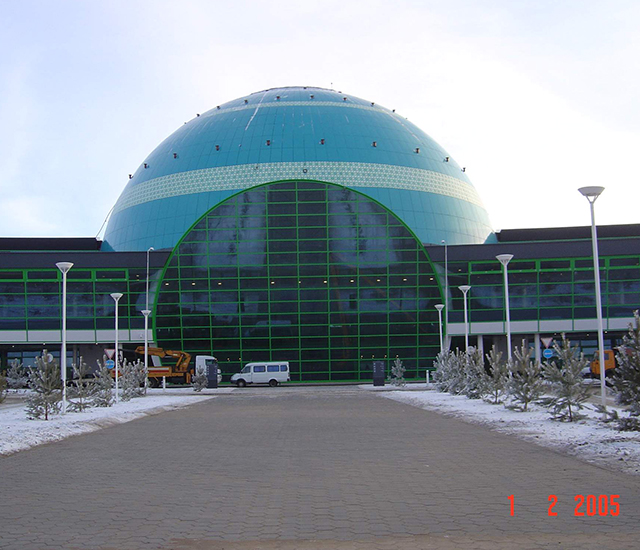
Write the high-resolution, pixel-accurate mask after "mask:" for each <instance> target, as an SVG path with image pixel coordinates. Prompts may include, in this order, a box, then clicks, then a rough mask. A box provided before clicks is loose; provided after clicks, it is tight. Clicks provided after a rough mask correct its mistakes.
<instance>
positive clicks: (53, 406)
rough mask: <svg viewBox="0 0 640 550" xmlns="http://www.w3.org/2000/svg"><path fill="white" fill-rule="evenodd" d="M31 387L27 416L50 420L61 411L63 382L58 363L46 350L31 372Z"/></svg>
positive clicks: (37, 358) (37, 359) (38, 358)
mask: <svg viewBox="0 0 640 550" xmlns="http://www.w3.org/2000/svg"><path fill="white" fill-rule="evenodd" d="M29 387H30V388H31V393H30V394H29V395H28V396H27V416H28V417H29V418H44V420H49V416H50V415H51V414H54V413H57V412H58V411H59V409H60V401H61V399H62V380H61V379H60V367H59V366H58V362H57V361H56V360H54V359H53V357H51V356H50V355H49V354H48V353H47V350H46V349H45V350H43V352H42V357H36V366H35V367H33V368H32V369H30V371H29Z"/></svg>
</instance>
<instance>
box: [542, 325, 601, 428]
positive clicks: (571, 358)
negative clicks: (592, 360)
mask: <svg viewBox="0 0 640 550" xmlns="http://www.w3.org/2000/svg"><path fill="white" fill-rule="evenodd" d="M553 349H554V351H555V352H556V356H557V357H558V358H559V359H560V361H559V363H558V362H556V361H550V362H547V363H545V365H544V367H543V372H542V374H543V376H544V379H545V380H546V381H547V382H548V383H549V385H550V387H551V391H552V392H553V394H554V395H552V396H551V397H545V398H544V399H542V400H541V401H540V402H541V403H542V404H543V405H544V406H546V407H551V411H550V412H551V415H552V416H553V417H554V418H555V419H556V420H568V421H569V422H573V421H574V420H577V419H580V418H582V417H583V416H584V415H581V414H579V413H578V411H579V410H582V409H583V408H584V405H583V403H584V402H585V401H586V400H587V399H588V397H589V388H588V387H587V386H586V385H585V384H584V380H583V378H582V370H583V369H584V368H585V367H586V366H587V365H588V364H589V361H587V359H585V358H584V354H583V353H580V352H579V351H578V348H577V347H574V348H572V347H571V342H570V341H569V340H567V338H566V337H565V335H564V334H563V335H562V346H560V345H559V344H557V343H556V344H554V345H553Z"/></svg>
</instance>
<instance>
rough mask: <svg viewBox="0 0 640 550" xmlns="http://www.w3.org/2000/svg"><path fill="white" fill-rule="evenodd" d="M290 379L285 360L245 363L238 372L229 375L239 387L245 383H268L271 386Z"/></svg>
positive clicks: (242, 386) (287, 364)
mask: <svg viewBox="0 0 640 550" xmlns="http://www.w3.org/2000/svg"><path fill="white" fill-rule="evenodd" d="M290 380H291V377H290V375H289V363H288V362H287V361H272V362H263V363H247V364H246V365H245V367H244V368H243V369H242V370H241V371H240V372H237V373H236V374H234V375H233V376H232V377H231V382H232V383H235V384H236V385H237V386H238V387H239V388H244V387H245V386H246V385H247V384H269V385H270V386H272V387H273V386H277V385H278V384H280V383H281V382H289V381H290Z"/></svg>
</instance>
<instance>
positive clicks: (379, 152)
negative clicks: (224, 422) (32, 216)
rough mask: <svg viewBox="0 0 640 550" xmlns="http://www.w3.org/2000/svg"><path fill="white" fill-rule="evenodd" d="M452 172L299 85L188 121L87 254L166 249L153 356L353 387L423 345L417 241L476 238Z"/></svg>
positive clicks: (389, 123) (356, 109) (478, 216)
mask: <svg viewBox="0 0 640 550" xmlns="http://www.w3.org/2000/svg"><path fill="white" fill-rule="evenodd" d="M490 232H491V228H490V225H489V221H488V216H487V213H486V212H485V210H484V208H483V206H482V203H481V201H480V198H479V197H478V194H477V193H476V191H475V189H474V188H473V186H472V185H471V183H470V182H469V180H468V178H467V177H466V174H465V173H464V170H463V169H462V168H461V167H460V166H459V165H458V164H457V163H456V162H455V161H454V160H453V159H452V158H451V157H450V156H449V154H448V153H447V152H446V151H445V150H444V149H442V147H440V146H439V145H438V144H437V143H436V142H435V141H433V140H432V139H431V138H430V137H429V136H427V135H426V134H425V133H424V132H422V131H421V130H420V129H418V128H417V127H415V126H414V125H413V124H411V123H410V122H408V121H407V120H406V119H404V118H403V117H401V116H399V115H398V114H396V113H395V112H394V111H391V110H389V109H386V108H383V107H380V106H378V105H376V104H375V103H373V102H370V101H365V100H362V99H359V98H356V97H352V96H349V95H347V94H343V93H341V92H336V91H333V90H324V89H320V88H311V87H292V88H276V89H271V90H266V91H262V92H258V93H254V94H251V95H249V96H247V97H243V98H240V99H237V100H234V101H230V102H229V103H225V104H223V105H220V106H217V107H215V108H214V109H211V110H210V111H208V112H206V113H204V114H202V115H198V116H197V117H196V118H194V119H193V120H191V121H190V122H188V123H185V124H184V125H183V126H182V127H181V128H179V129H178V130H177V131H176V132H174V133H173V134H172V135H171V136H169V137H168V138H167V139H166V140H165V141H164V142H162V143H161V144H160V145H159V146H158V147H157V148H156V149H155V150H154V151H153V152H152V153H151V154H150V155H149V156H148V157H147V159H145V161H144V163H143V164H142V165H141V167H140V168H139V169H138V170H137V171H136V173H135V174H133V175H132V177H131V180H130V181H129V184H128V185H127V187H126V188H125V190H124V192H123V193H122V195H121V197H120V198H119V200H118V202H117V203H116V205H115V207H114V210H113V213H112V216H111V219H110V220H109V224H108V227H107V230H106V233H105V237H104V244H103V250H114V251H143V250H147V249H148V248H149V247H153V248H154V249H155V250H159V249H172V252H171V255H170V257H169V260H168V262H167V265H166V267H165V269H164V270H163V272H162V274H161V277H160V279H159V280H158V281H157V284H156V286H155V292H156V300H155V307H154V311H153V320H154V337H155V340H156V342H157V343H158V345H160V346H161V347H166V348H170V349H183V350H186V351H188V352H189V353H191V354H194V353H195V354H213V355H215V356H217V357H218V359H219V360H220V362H221V365H222V366H223V370H224V371H225V372H236V371H238V370H239V369H240V368H241V365H242V363H244V362H247V361H285V360H287V361H289V362H290V363H291V372H292V378H293V379H294V380H360V379H368V378H370V377H371V368H372V362H373V361H375V360H383V361H389V360H391V359H392V358H395V357H400V358H401V359H402V360H403V361H404V362H405V366H406V367H407V374H408V376H409V377H417V376H419V372H420V371H421V369H424V368H426V367H427V365H428V364H430V363H431V361H432V359H433V357H434V356H435V354H436V353H437V351H438V349H439V342H438V336H437V335H438V325H437V323H438V321H437V316H436V313H435V310H434V308H433V304H435V303H437V302H438V301H440V298H439V297H440V295H441V290H440V289H439V287H438V280H437V276H436V272H435V270H434V267H433V265H432V264H431V261H430V260H429V258H428V256H427V254H426V252H425V250H424V246H423V243H429V242H431V243H434V242H435V243H439V242H440V241H441V240H443V239H445V240H446V241H447V242H448V243H458V244H463V243H464V244H470V243H481V242H484V241H485V240H486V238H487V236H488V235H489V234H490Z"/></svg>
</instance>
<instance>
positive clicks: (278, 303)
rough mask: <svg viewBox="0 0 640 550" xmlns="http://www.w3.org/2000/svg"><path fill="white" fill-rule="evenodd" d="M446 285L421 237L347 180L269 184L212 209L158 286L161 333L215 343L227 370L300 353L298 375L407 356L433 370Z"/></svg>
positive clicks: (348, 371)
mask: <svg viewBox="0 0 640 550" xmlns="http://www.w3.org/2000/svg"><path fill="white" fill-rule="evenodd" d="M439 299H440V290H439V287H438V282H437V280H436V276H435V274H434V270H433V267H432V265H431V263H430V261H429V259H428V257H427V255H426V253H425V251H424V248H423V247H422V245H421V244H420V242H419V241H418V240H416V239H415V237H414V236H413V235H412V233H411V232H410V231H409V230H408V229H407V227H406V226H405V225H404V224H403V223H402V222H401V221H399V220H398V219H397V218H396V217H395V216H394V215H393V214H392V213H390V212H389V211H388V210H387V209H385V208H384V207H382V206H380V205H379V204H378V203H376V202H374V201H373V200H371V199H370V198H368V197H366V196H364V195H361V194H359V193H357V192H354V191H352V190H349V189H346V188H344V187H339V186H336V185H330V184H325V183H319V182H309V181H297V182H296V181H287V182H279V183H273V184H268V185H266V186H261V187H258V188H254V189H251V190H248V191H245V192H242V193H240V194H238V195H236V196H234V197H231V198H229V199H227V200H226V201H224V202H223V203H221V204H220V205H219V206H217V207H215V208H213V209H212V210H211V211H209V212H208V213H207V214H206V215H205V216H204V217H203V218H201V219H200V220H199V221H198V222H197V223H196V224H195V225H194V226H193V227H192V229H191V230H190V231H189V232H188V233H187V234H186V235H185V236H184V238H183V239H182V240H181V242H180V243H179V244H178V245H177V246H176V248H175V249H174V251H173V254H172V256H171V257H170V259H169V261H168V265H167V267H166V269H165V272H164V274H163V278H162V280H161V283H160V285H159V287H158V295H157V299H156V309H155V312H154V324H155V327H154V328H155V335H156V340H157V341H158V343H159V345H160V346H162V347H165V348H170V349H172V348H173V349H184V350H186V351H188V352H189V353H192V354H198V353H200V354H207V355H208V354H212V355H215V356H216V357H217V358H218V360H219V363H220V367H221V369H222V371H223V374H226V375H228V374H232V373H235V372H238V371H239V370H240V368H241V364H242V363H246V362H249V361H282V360H286V361H289V362H290V364H291V377H292V380H294V381H295V380H303V381H304V380H361V379H364V380H370V379H371V376H372V362H373V361H374V360H382V361H386V362H387V363H389V362H390V361H391V360H392V359H394V358H395V357H396V356H399V357H400V358H401V359H402V360H403V362H404V364H405V366H406V368H407V377H408V378H421V377H423V376H424V371H425V369H426V368H428V367H431V365H432V361H433V358H434V357H435V355H436V353H437V352H438V350H439V341H438V319H437V312H436V311H435V309H434V308H433V305H434V304H436V303H437V302H438V301H439Z"/></svg>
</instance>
